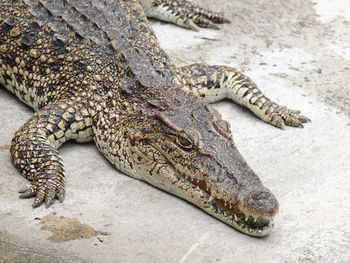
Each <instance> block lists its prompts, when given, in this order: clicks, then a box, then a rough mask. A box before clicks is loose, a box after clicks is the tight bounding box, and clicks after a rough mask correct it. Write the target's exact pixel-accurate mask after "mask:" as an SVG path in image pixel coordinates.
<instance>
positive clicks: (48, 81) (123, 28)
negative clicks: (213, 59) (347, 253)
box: [0, 0, 309, 236]
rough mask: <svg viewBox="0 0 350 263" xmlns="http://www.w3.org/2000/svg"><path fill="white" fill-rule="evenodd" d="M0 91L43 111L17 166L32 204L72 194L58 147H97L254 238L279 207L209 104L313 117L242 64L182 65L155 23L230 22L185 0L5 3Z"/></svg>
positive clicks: (19, 148)
mask: <svg viewBox="0 0 350 263" xmlns="http://www.w3.org/2000/svg"><path fill="white" fill-rule="evenodd" d="M0 3H1V4H0V84H1V85H2V86H3V87H5V88H6V89H7V90H9V91H10V92H11V93H13V94H14V95H15V96H17V97H18V98H19V99H20V100H21V101H23V102H24V103H26V104H27V105H29V106H30V107H31V108H33V109H34V114H33V116H32V117H31V118H30V119H29V120H28V121H27V122H26V123H25V124H24V125H23V126H22V127H20V128H19V129H18V130H17V131H16V132H15V134H14V136H13V139H12V141H11V147H10V153H11V157H12V161H13V163H14V165H15V167H16V168H17V169H18V170H19V172H20V173H21V174H22V175H23V176H24V177H25V178H27V179H28V180H30V181H31V183H30V185H29V186H27V187H25V188H24V189H22V190H20V191H19V193H20V198H29V197H34V203H33V207H34V208H35V207H38V206H40V205H41V204H43V203H45V204H46V206H47V207H48V206H50V205H51V204H52V203H53V202H54V200H55V199H58V200H59V201H60V202H62V201H63V200H64V197H65V190H64V185H65V169H64V165H63V161H62V158H61V156H60V154H59V152H58V149H59V147H60V146H61V145H62V144H64V143H65V142H66V141H68V140H75V141H77V142H81V143H82V142H90V141H93V142H94V143H95V144H96V146H97V147H98V149H99V150H100V151H101V153H102V154H103V155H104V156H105V157H106V158H107V159H108V160H109V161H110V162H111V163H112V164H113V166H114V167H115V168H116V169H118V170H119V171H121V172H123V173H125V174H126V175H129V176H131V177H133V178H136V179H139V180H142V181H145V182H147V183H149V184H151V185H153V186H155V187H157V188H159V189H162V190H164V191H166V192H169V193H171V194H173V195H176V196H178V197H180V198H183V199H185V200H187V201H189V202H191V203H193V204H195V205H196V206H198V207H199V208H201V209H202V210H204V211H205V212H207V213H208V214H210V215H213V216H214V217H216V218H218V219H219V220H221V221H223V222H224V223H226V224H228V225H230V226H232V227H234V228H235V229H237V230H239V231H241V232H243V233H245V234H248V235H250V236H265V235H268V234H269V233H270V232H271V230H272V229H273V218H274V216H275V215H276V213H277V212H278V206H279V205H278V201H277V199H276V198H275V196H274V195H273V194H272V193H271V192H270V191H269V190H268V189H267V188H266V187H265V186H264V185H263V184H262V182H261V180H260V179H259V177H258V176H257V175H256V173H255V172H254V171H253V170H252V168H250V167H249V166H248V164H247V162H246V161H245V159H244V158H243V157H242V155H241V154H240V153H239V151H238V150H237V148H236V146H235V144H234V141H233V139H232V134H231V129H230V125H229V123H228V122H226V121H225V120H223V119H222V117H221V115H220V113H219V112H218V111H217V110H215V109H214V108H213V107H212V106H211V105H210V104H209V103H214V102H216V101H219V100H222V99H225V98H227V99H230V100H232V101H233V102H236V103H238V104H240V105H242V106H244V107H247V108H248V109H249V110H251V111H252V112H253V113H254V114H256V115H257V116H258V117H259V118H260V119H262V120H263V121H265V122H267V123H270V124H272V125H274V126H277V127H279V128H284V127H285V125H289V126H294V127H302V126H303V124H302V123H305V122H308V121H309V119H308V118H307V117H305V116H303V115H300V111H297V110H290V109H287V108H286V107H281V106H279V105H278V104H276V103H275V102H273V101H271V100H270V99H268V98H267V97H266V96H264V95H263V94H262V93H261V91H260V90H259V89H258V88H257V86H256V85H255V84H254V82H253V81H252V80H250V79H249V78H248V77H247V76H245V75H244V74H242V73H240V72H239V71H237V70H236V69H234V68H231V67H228V66H211V65H206V64H192V65H188V66H183V67H179V66H176V65H175V64H174V63H173V62H172V61H171V59H170V58H169V57H168V55H167V54H166V53H165V52H164V51H163V50H162V49H161V47H160V45H159V43H158V40H157V38H156V36H155V34H154V32H153V30H152V28H151V26H150V23H149V22H148V20H147V16H149V17H155V18H157V19H160V20H164V21H168V22H172V23H174V24H176V25H178V26H182V27H185V28H189V29H192V30H198V28H199V27H204V28H212V29H217V28H218V27H217V24H219V23H227V22H229V21H228V20H227V19H225V18H224V17H223V15H222V14H220V13H216V12H212V11H208V10H205V9H203V8H201V7H199V6H197V5H195V4H193V3H190V2H188V1H185V0H138V1H136V0H0Z"/></svg>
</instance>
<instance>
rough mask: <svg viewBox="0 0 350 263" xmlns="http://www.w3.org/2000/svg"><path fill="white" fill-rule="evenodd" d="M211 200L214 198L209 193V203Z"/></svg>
mask: <svg viewBox="0 0 350 263" xmlns="http://www.w3.org/2000/svg"><path fill="white" fill-rule="evenodd" d="M213 200H214V197H213V196H212V195H211V196H210V197H209V200H208V202H209V203H210V202H211V201H213Z"/></svg>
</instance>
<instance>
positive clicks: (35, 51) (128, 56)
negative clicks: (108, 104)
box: [0, 0, 174, 110]
mask: <svg viewBox="0 0 350 263" xmlns="http://www.w3.org/2000/svg"><path fill="white" fill-rule="evenodd" d="M0 3H1V4H0V83H1V84H2V85H4V86H5V87H6V88H7V89H8V90H10V91H11V92H12V93H14V94H15V95H16V96H17V97H19V98H20V99H21V100H22V101H24V102H25V103H26V104H28V105H29V106H31V107H33V108H34V109H35V110H37V109H40V108H42V107H44V106H45V105H47V104H49V103H51V102H54V101H56V100H59V99H62V98H65V97H72V96H73V97H79V96H80V97H89V96H92V94H95V95H96V94H99V95H103V94H106V93H108V92H110V91H112V92H113V93H114V94H115V95H116V96H119V95H120V94H121V93H123V94H126V95H130V94H135V93H138V92H140V91H144V90H145V89H149V88H154V87H165V86H169V83H170V82H173V75H174V74H173V68H174V66H173V64H172V63H171V62H170V60H169V59H168V57H167V55H166V54H165V53H164V51H163V50H162V49H161V48H160V47H159V44H158V42H157V39H156V37H155V35H154V33H153V31H152V29H151V27H150V25H149V23H148V21H147V19H146V17H145V15H144V13H143V11H142V9H141V7H140V6H139V4H138V3H137V2H136V0H125V1H122V0H119V1H112V0H105V1H101V0H87V1H86V0H47V1H45V0H39V1H37V0H19V1H14V0H1V1H0ZM89 94H90V95H89ZM82 95H83V96H82Z"/></svg>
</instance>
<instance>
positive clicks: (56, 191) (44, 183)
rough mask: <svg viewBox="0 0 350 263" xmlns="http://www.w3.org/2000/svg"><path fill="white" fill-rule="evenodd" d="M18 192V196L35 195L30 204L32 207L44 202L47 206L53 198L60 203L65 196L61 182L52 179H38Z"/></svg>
mask: <svg viewBox="0 0 350 263" xmlns="http://www.w3.org/2000/svg"><path fill="white" fill-rule="evenodd" d="M18 192H19V193H20V195H19V198H30V197H33V196H35V199H34V202H33V205H32V206H33V208H36V207H38V206H40V205H41V204H42V203H44V202H45V206H46V207H49V206H50V205H52V204H53V201H54V199H55V198H57V199H58V200H59V202H60V203H62V202H63V200H64V197H65V190H64V185H63V183H61V182H57V181H55V180H52V179H44V180H43V179H41V180H39V181H36V182H32V184H31V185H30V186H27V187H25V188H23V189H21V190H20V191H18Z"/></svg>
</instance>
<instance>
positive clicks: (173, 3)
mask: <svg viewBox="0 0 350 263" xmlns="http://www.w3.org/2000/svg"><path fill="white" fill-rule="evenodd" d="M138 2H139V3H140V4H141V6H142V8H143V10H144V12H145V14H146V16H147V17H153V18H156V19H159V20H162V21H166V22H170V23H174V24H176V25H178V26H181V27H184V28H189V29H192V30H195V31H199V28H198V26H199V27H205V28H213V29H219V27H218V26H217V25H215V23H229V22H230V21H229V20H227V19H225V18H224V17H223V15H222V14H220V13H217V12H212V11H208V10H205V9H203V8H201V7H199V6H197V5H196V4H193V3H191V2H188V1H186V0H138Z"/></svg>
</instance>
